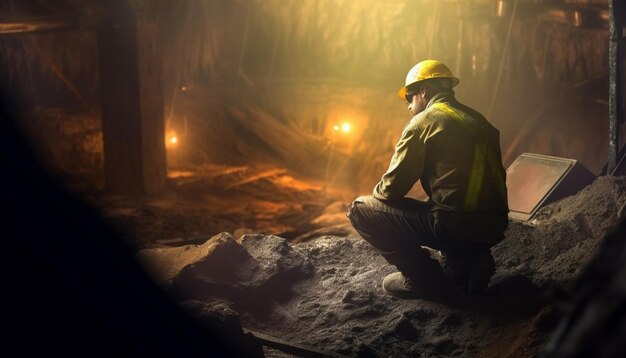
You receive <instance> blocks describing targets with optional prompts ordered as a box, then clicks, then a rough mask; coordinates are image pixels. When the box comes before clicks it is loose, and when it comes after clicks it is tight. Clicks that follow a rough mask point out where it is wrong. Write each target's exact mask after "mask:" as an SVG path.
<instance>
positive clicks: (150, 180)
mask: <svg viewBox="0 0 626 358" xmlns="http://www.w3.org/2000/svg"><path fill="white" fill-rule="evenodd" d="M107 4H108V11H109V18H108V19H107V20H106V21H104V23H103V24H102V25H101V27H100V28H99V30H98V52H99V61H100V84H101V92H102V130H103V134H104V178H105V187H106V190H107V192H109V193H111V194H120V195H156V194H159V193H160V192H161V191H162V190H163V189H164V186H165V178H166V161H165V133H164V132H165V131H164V121H163V95H162V88H161V69H160V64H161V58H160V52H159V48H158V44H157V35H158V32H157V24H156V20H155V18H154V16H153V15H152V13H151V11H150V9H136V8H135V9H133V8H132V7H131V5H130V4H129V2H128V1H127V0H116V1H110V2H107Z"/></svg>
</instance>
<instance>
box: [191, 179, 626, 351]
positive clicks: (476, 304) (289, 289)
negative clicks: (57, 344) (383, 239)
mask: <svg viewBox="0 0 626 358" xmlns="http://www.w3.org/2000/svg"><path fill="white" fill-rule="evenodd" d="M625 194H626V178H623V177H617V178H611V177H601V178H599V179H597V180H596V181H595V182H594V183H593V184H592V185H590V186H589V187H587V188H586V189H584V190H582V191H581V192H580V193H578V194H577V195H575V196H572V197H569V198H566V199H563V200H561V201H559V202H556V203H554V204H551V205H549V206H546V207H545V208H543V209H542V210H541V211H540V212H539V213H538V214H537V216H536V217H535V218H534V219H533V220H532V221H530V222H525V223H522V222H511V224H510V226H509V229H508V230H507V232H506V238H505V240H504V241H503V242H502V243H500V244H499V245H497V246H496V247H494V248H493V253H494V257H495V259H496V266H497V267H496V268H497V272H496V275H495V276H494V277H493V279H492V282H491V284H490V287H489V289H488V291H487V292H486V293H485V294H483V295H480V296H465V295H464V294H462V293H458V295H456V296H454V297H448V298H445V299H442V300H441V301H439V302H435V301H426V300H407V301H404V300H397V299H395V298H392V297H389V296H387V295H385V294H384V292H383V291H382V288H381V281H382V279H383V277H384V276H385V275H386V274H388V273H391V272H393V271H395V268H394V267H393V266H391V265H389V264H388V263H387V262H385V261H384V260H383V259H382V257H380V256H379V255H378V254H377V253H376V252H375V251H374V250H373V249H372V248H371V247H370V246H369V245H368V244H367V243H366V242H364V241H363V240H362V239H360V238H358V237H356V236H354V235H350V236H348V237H337V236H330V235H328V236H322V237H319V238H317V239H315V240H312V241H308V242H304V243H300V244H287V242H286V241H284V240H283V241H281V243H280V244H278V241H280V239H279V238H277V237H275V236H274V237H272V236H263V235H253V236H249V237H250V238H253V240H252V241H250V242H249V243H254V244H253V245H252V246H251V245H250V244H248V245H247V246H246V245H245V241H246V240H244V242H243V243H242V247H243V248H244V249H245V250H246V251H248V252H249V253H251V256H253V257H256V260H257V261H259V258H260V257H262V256H263V255H265V257H266V262H275V263H278V262H280V260H281V259H280V257H281V256H282V255H287V254H288V255H295V256H298V257H302V258H303V260H304V261H306V262H307V265H310V268H311V270H312V274H310V275H295V276H289V277H288V276H284V277H288V278H287V279H285V280H283V281H282V283H281V285H280V286H281V287H283V288H284V289H280V290H279V289H277V290H275V291H273V290H268V291H265V294H266V295H268V296H267V297H265V298H261V297H258V299H259V300H260V299H263V300H264V302H265V304H263V305H260V306H259V305H256V306H255V305H241V304H240V303H237V302H235V301H236V300H229V297H228V296H227V295H223V294H221V293H220V291H219V288H217V289H216V290H214V291H210V290H208V291H207V290H203V291H202V292H203V295H204V296H202V297H199V296H195V297H189V296H187V297H185V299H189V298H193V299H194V300H198V299H200V300H205V302H211V301H212V300H216V299H219V300H224V302H226V305H227V306H229V307H231V308H232V309H234V310H235V311H236V312H237V313H238V314H239V315H240V319H241V321H242V323H243V325H244V327H246V328H249V329H253V330H256V331H260V332H264V333H266V334H270V335H273V336H276V337H280V338H282V339H284V340H287V341H290V342H293V343H298V344H305V345H308V346H311V347H313V348H316V349H322V350H326V351H330V352H335V353H342V354H347V355H353V356H354V355H357V356H367V355H372V356H407V355H408V356H417V355H419V356H424V357H441V356H460V357H465V356H486V357H496V356H518V357H527V356H532V355H533V354H536V353H537V352H538V350H539V349H540V348H541V347H542V346H543V345H544V344H545V341H546V337H547V336H548V333H549V332H550V331H552V330H553V329H554V327H555V324H556V320H557V318H558V317H556V315H555V314H554V313H553V310H552V308H551V303H550V302H551V300H550V292H552V289H554V288H560V287H564V286H565V285H567V284H568V283H569V282H571V280H572V279H573V278H574V277H576V275H577V274H578V273H579V272H580V271H581V270H582V269H584V266H585V264H586V263H587V262H588V261H589V260H590V259H591V258H592V256H593V254H594V251H595V249H596V248H597V246H598V244H599V243H600V242H601V241H602V238H603V237H604V236H605V235H606V234H607V233H608V232H609V231H610V230H611V229H612V228H613V227H614V226H615V224H616V223H617V222H618V221H619V219H620V210H623V209H622V208H623V206H624V204H625V203H626V195H625ZM247 236H248V235H246V236H244V238H246V237H247ZM277 240H278V241H277ZM253 252H256V253H254V254H252V253H253ZM261 253H263V254H261ZM270 258H271V259H270ZM226 261H228V260H226ZM260 261H263V260H260ZM273 267H274V268H275V269H276V270H278V271H281V270H285V269H286V267H288V266H281V265H274V266H273ZM223 269H228V268H227V267H224V268H223ZM240 283H241V282H240ZM185 284H186V285H189V287H192V286H193V287H195V288H196V289H197V288H198V287H197V286H201V285H202V282H199V281H195V282H186V283H185ZM275 287H276V286H275ZM222 293H223V292H222ZM272 295H275V296H272ZM252 299H253V300H254V299H257V298H256V297H254V298H252ZM272 354H276V353H275V352H274V353H272ZM270 355H271V354H270Z"/></svg>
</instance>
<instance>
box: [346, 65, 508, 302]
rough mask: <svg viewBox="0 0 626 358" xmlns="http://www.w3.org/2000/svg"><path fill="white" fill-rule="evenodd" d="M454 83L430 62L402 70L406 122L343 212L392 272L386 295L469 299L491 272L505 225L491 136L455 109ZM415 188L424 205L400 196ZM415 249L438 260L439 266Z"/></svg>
mask: <svg viewBox="0 0 626 358" xmlns="http://www.w3.org/2000/svg"><path fill="white" fill-rule="evenodd" d="M458 83H459V79H458V78H456V77H454V76H452V73H451V72H450V69H448V67H447V66H446V65H444V64H443V63H441V62H439V61H434V60H426V61H422V62H420V63H418V64H417V65H415V66H414V67H413V68H412V69H411V70H410V71H409V73H408V75H407V77H406V82H405V86H404V87H403V88H401V89H400V91H399V92H398V95H399V96H400V97H401V98H403V99H406V101H407V102H408V109H409V112H410V113H411V115H412V116H413V118H412V119H411V120H410V121H409V122H408V123H407V124H406V126H405V127H404V130H403V132H402V136H401V138H400V140H399V142H398V144H397V145H396V148H395V153H394V155H393V157H392V159H391V163H390V165H389V169H388V170H387V172H386V173H385V174H384V175H383V176H382V178H381V180H380V182H378V184H377V185H376V187H375V188H374V192H373V196H361V197H359V198H357V199H356V200H355V201H354V202H353V203H352V205H351V206H350V210H349V212H348V217H349V219H350V221H351V222H352V225H353V226H354V228H355V229H356V231H357V232H358V233H359V234H361V236H362V237H363V238H364V239H365V240H367V241H368V242H369V243H370V244H371V245H372V246H374V247H375V248H376V249H377V250H378V252H380V254H381V255H382V256H383V257H384V258H385V259H386V260H387V261H388V262H389V263H390V264H393V265H395V266H396V267H397V268H398V270H399V271H400V272H396V273H392V274H390V275H388V276H387V277H385V279H384V280H383V289H384V290H385V292H387V293H388V294H390V295H392V296H396V297H399V298H417V297H423V298H427V297H429V296H431V297H432V296H437V295H440V294H441V293H444V292H447V291H448V289H449V288H450V287H458V286H460V287H462V288H463V289H465V291H467V292H470V293H473V292H479V291H482V290H484V289H486V287H487V285H488V283H489V279H490V278H491V276H492V275H493V273H494V262H493V257H492V256H491V251H490V247H491V246H493V245H495V244H497V243H498V242H500V241H502V239H503V238H504V230H505V229H506V227H507V225H508V217H507V213H508V205H507V193H506V183H505V177H506V172H505V170H504V168H503V167H502V159H501V153H500V144H499V142H500V138H499V136H500V134H499V132H498V130H497V129H495V128H494V127H493V126H492V125H491V124H489V122H487V120H486V119H485V118H484V117H483V116H482V115H481V114H480V113H478V112H477V111H475V110H473V109H471V108H469V107H467V106H465V105H463V104H461V103H459V102H458V101H457V100H456V98H455V97H454V91H453V90H452V88H453V87H454V86H456V85H457V84H458ZM417 180H420V181H421V184H422V187H423V188H424V191H425V192H426V194H428V197H429V199H428V201H426V202H423V201H418V200H414V199H411V198H407V197H405V195H406V194H407V193H408V192H409V190H410V189H411V187H412V186H413V185H414V184H415V183H416V182H417ZM422 246H425V247H428V248H431V249H434V250H438V251H440V253H441V258H440V260H434V259H432V258H431V255H430V251H429V250H426V249H424V248H422ZM434 250H433V251H434ZM435 252H436V251H435ZM439 261H441V262H442V265H443V266H442V265H440V263H439Z"/></svg>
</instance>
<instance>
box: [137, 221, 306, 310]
mask: <svg viewBox="0 0 626 358" xmlns="http://www.w3.org/2000/svg"><path fill="white" fill-rule="evenodd" d="M138 256H140V257H142V259H143V261H145V262H150V266H151V267H154V269H153V270H152V272H153V273H154V275H155V276H157V277H159V282H164V283H168V287H169V289H170V291H171V292H172V293H173V294H174V295H175V296H176V297H178V298H180V299H192V300H193V299H195V300H206V299H208V298H211V297H213V298H215V297H219V298H223V299H226V300H228V301H230V302H233V303H234V304H236V305H238V307H243V308H245V309H247V310H249V311H256V312H261V311H263V310H264V308H265V307H266V306H267V305H268V304H270V303H271V302H273V301H279V300H281V299H287V298H288V297H289V296H290V289H291V287H292V286H293V284H295V283H297V282H299V281H300V280H302V279H304V278H306V277H308V276H310V275H311V274H312V273H313V271H314V268H313V266H312V265H311V263H310V262H309V261H308V259H307V258H305V257H304V256H303V255H302V254H300V253H299V252H297V251H295V250H293V249H292V247H291V246H290V245H289V243H288V242H287V241H286V240H285V239H283V238H280V237H278V236H273V235H269V236H265V235H261V234H248V235H244V236H242V238H241V244H239V243H237V241H235V239H234V238H233V236H232V235H230V234H229V233H221V234H219V235H216V236H214V237H212V238H211V239H209V240H208V241H207V242H206V243H204V244H203V245H189V246H186V247H180V248H168V249H152V250H143V252H141V255H138Z"/></svg>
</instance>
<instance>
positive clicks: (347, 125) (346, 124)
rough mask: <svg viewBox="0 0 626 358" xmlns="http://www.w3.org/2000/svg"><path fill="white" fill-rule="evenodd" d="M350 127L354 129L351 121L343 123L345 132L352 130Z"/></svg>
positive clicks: (342, 128)
mask: <svg viewBox="0 0 626 358" xmlns="http://www.w3.org/2000/svg"><path fill="white" fill-rule="evenodd" d="M350 129H352V126H351V125H350V123H347V122H346V123H344V124H342V125H341V130H342V131H343V132H344V133H348V132H350Z"/></svg>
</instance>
